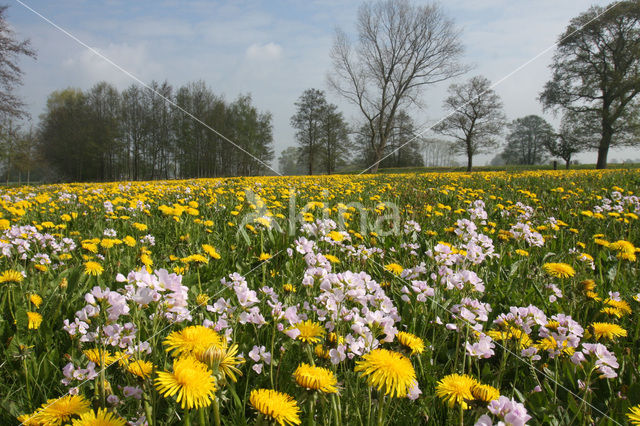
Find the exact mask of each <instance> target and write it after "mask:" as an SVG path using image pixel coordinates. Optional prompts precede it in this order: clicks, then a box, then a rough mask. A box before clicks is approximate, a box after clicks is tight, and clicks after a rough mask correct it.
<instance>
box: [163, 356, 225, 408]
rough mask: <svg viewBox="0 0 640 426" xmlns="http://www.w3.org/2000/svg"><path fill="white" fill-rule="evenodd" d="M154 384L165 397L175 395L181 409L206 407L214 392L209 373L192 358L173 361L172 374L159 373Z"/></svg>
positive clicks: (212, 379)
mask: <svg viewBox="0 0 640 426" xmlns="http://www.w3.org/2000/svg"><path fill="white" fill-rule="evenodd" d="M155 384H156V389H157V390H158V392H160V394H162V395H163V396H165V397H170V396H174V395H176V394H177V398H176V400H177V402H179V403H180V407H181V408H182V409H185V408H188V409H191V408H194V407H195V408H200V407H208V406H209V405H210V404H211V401H212V400H213V398H214V397H215V391H216V385H215V379H214V378H213V375H212V374H211V371H210V370H209V369H208V368H207V366H206V365H204V364H203V363H201V362H200V361H198V360H197V359H195V358H193V357H185V358H180V359H177V360H175V361H173V372H172V373H170V372H167V371H161V372H159V373H158V377H157V378H156V380H155Z"/></svg>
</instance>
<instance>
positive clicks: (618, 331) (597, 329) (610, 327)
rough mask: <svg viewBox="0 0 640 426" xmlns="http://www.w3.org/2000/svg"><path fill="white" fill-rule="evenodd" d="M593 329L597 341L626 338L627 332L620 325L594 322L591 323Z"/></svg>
mask: <svg viewBox="0 0 640 426" xmlns="http://www.w3.org/2000/svg"><path fill="white" fill-rule="evenodd" d="M591 329H592V330H593V335H594V336H595V338H596V340H600V339H601V338H605V339H609V340H614V339H616V338H617V337H626V336H627V330H625V329H624V328H622V327H620V326H619V325H618V324H611V323H608V322H594V323H591Z"/></svg>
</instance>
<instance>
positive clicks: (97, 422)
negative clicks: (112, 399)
mask: <svg viewBox="0 0 640 426" xmlns="http://www.w3.org/2000/svg"><path fill="white" fill-rule="evenodd" d="M126 424H127V421H126V420H125V419H123V418H122V417H119V416H117V415H115V414H113V413H110V412H108V411H107V409H106V408H98V411H93V410H91V411H88V412H86V413H84V414H82V415H81V416H80V418H79V419H74V420H73V423H72V426H125V425H126Z"/></svg>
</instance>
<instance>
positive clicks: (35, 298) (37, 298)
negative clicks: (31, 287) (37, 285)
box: [29, 293, 42, 309]
mask: <svg viewBox="0 0 640 426" xmlns="http://www.w3.org/2000/svg"><path fill="white" fill-rule="evenodd" d="M29 301H30V302H31V303H33V304H34V305H35V307H36V309H37V308H39V307H40V305H41V304H42V297H40V296H39V295H37V294H35V293H33V294H30V295H29Z"/></svg>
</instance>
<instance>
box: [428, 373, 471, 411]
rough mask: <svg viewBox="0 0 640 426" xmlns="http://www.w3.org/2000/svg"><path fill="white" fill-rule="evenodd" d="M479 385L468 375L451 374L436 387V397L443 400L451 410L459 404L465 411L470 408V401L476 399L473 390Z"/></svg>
mask: <svg viewBox="0 0 640 426" xmlns="http://www.w3.org/2000/svg"><path fill="white" fill-rule="evenodd" d="M477 385H478V382H477V381H476V379H474V378H473V377H471V376H467V375H466V374H462V375H460V374H450V375H448V376H445V377H443V378H442V380H440V381H439V382H438V384H437V385H436V395H437V396H439V397H440V398H442V399H443V400H444V401H445V402H447V404H448V405H449V407H450V408H453V406H454V405H455V404H456V403H457V404H459V405H460V406H461V407H462V409H463V410H466V409H467V408H469V406H468V405H467V402H468V401H471V400H473V399H474V396H473V393H472V391H471V390H472V389H473V388H474V387H475V386H477Z"/></svg>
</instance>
